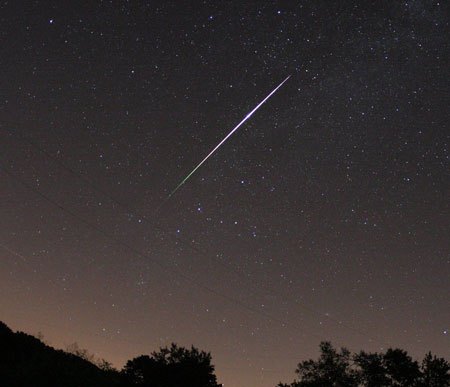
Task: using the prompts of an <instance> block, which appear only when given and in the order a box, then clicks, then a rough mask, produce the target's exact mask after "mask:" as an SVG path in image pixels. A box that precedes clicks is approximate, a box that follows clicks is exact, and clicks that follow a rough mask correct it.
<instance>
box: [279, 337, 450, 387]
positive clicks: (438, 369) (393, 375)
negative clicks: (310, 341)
mask: <svg viewBox="0 0 450 387" xmlns="http://www.w3.org/2000/svg"><path fill="white" fill-rule="evenodd" d="M320 351H321V354H320V357H319V359H318V360H306V361H303V362H301V363H300V364H299V365H298V367H297V370H296V371H295V372H296V374H297V375H298V377H299V379H298V380H296V381H294V382H293V383H291V384H282V383H280V384H278V386H279V387H319V386H321V387H325V386H335V387H338V386H339V387H354V386H358V387H450V365H449V363H448V362H447V361H446V360H445V359H442V358H437V357H436V356H432V355H431V353H428V354H427V355H426V356H425V358H424V359H423V361H422V365H421V366H420V367H419V364H418V363H417V361H415V360H413V359H412V358H411V357H410V356H409V355H408V353H407V352H406V351H403V350H401V349H388V350H387V351H386V352H385V353H366V352H359V353H358V354H355V355H353V356H352V355H351V354H350V352H349V351H348V350H346V349H345V348H343V349H341V351H340V352H337V351H336V350H335V349H334V348H333V347H332V345H331V344H330V343H329V342H322V343H321V344H320Z"/></svg>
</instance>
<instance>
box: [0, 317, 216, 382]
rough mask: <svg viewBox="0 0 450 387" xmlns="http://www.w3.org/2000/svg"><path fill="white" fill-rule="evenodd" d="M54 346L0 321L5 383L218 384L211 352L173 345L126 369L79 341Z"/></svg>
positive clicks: (138, 359)
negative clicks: (95, 354) (96, 355)
mask: <svg viewBox="0 0 450 387" xmlns="http://www.w3.org/2000/svg"><path fill="white" fill-rule="evenodd" d="M69 350H70V352H73V353H70V352H67V351H63V350H57V349H55V348H52V347H50V346H48V345H46V344H45V343H43V342H42V341H41V340H40V339H38V338H36V337H34V336H31V335H28V334H26V333H23V332H13V331H12V330H11V329H10V328H9V327H8V326H7V325H6V324H5V323H3V322H1V321H0V386H1V387H131V386H140V387H220V386H221V385H220V384H217V380H216V376H215V375H214V366H213V365H212V364H211V355H210V354H209V353H207V352H204V351H200V350H198V349H197V348H195V347H191V348H190V349H186V348H183V347H178V346H177V345H176V344H172V345H171V346H170V347H168V348H161V349H160V350H159V351H157V352H153V353H152V354H151V355H150V356H148V355H142V356H138V357H136V358H134V359H132V360H129V361H128V362H127V363H126V365H125V367H124V368H123V370H122V371H120V372H119V371H118V370H115V369H114V368H112V367H111V365H110V364H109V363H108V362H106V361H104V360H96V359H95V358H94V357H93V356H92V355H89V353H88V352H87V351H86V350H82V349H80V348H79V347H78V346H77V345H72V346H71V347H70V348H69Z"/></svg>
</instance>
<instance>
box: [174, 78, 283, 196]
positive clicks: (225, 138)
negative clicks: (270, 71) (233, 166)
mask: <svg viewBox="0 0 450 387" xmlns="http://www.w3.org/2000/svg"><path fill="white" fill-rule="evenodd" d="M290 77H291V76H290V75H289V76H288V77H287V78H286V79H285V80H284V81H283V82H281V83H280V84H279V85H278V86H277V87H276V88H275V89H274V90H273V91H272V92H271V93H270V94H269V95H268V96H267V97H266V98H264V99H263V100H262V101H261V102H260V103H259V104H258V105H256V107H255V108H254V109H253V110H252V111H251V112H250V113H248V114H247V115H246V116H245V118H244V119H243V120H242V121H241V122H239V124H237V125H236V126H235V127H234V128H233V130H232V131H231V132H230V133H228V134H227V135H226V136H225V137H224V139H223V140H222V141H220V142H219V143H218V144H217V145H216V146H215V148H214V149H213V150H212V151H211V152H209V153H208V155H207V156H206V157H205V158H204V159H203V160H202V161H200V163H199V164H198V165H197V166H196V167H195V168H194V169H193V170H192V171H191V172H190V173H189V174H188V175H187V176H186V177H185V178H184V179H183V180H182V181H181V183H180V184H178V185H177V186H176V187H175V189H174V190H173V191H172V192H171V193H170V195H169V196H168V197H167V199H169V198H170V197H171V196H172V195H173V194H174V193H175V192H177V191H178V190H179V189H180V187H181V186H182V185H183V184H184V183H186V181H188V180H189V178H190V177H191V176H192V175H193V174H194V173H195V171H196V170H197V169H199V168H200V167H201V166H202V165H203V163H205V161H206V160H208V159H209V158H210V157H211V156H212V155H213V154H214V152H215V151H216V150H217V149H219V148H220V147H221V146H222V144H223V143H224V142H225V141H227V140H228V139H229V138H230V137H231V135H232V134H233V133H234V132H235V131H236V130H238V129H239V127H240V126H241V125H242V124H243V123H244V122H245V121H247V120H248V119H249V118H250V117H251V116H252V115H253V113H254V112H256V111H257V110H258V109H259V108H260V107H261V106H262V105H263V104H264V103H265V102H266V101H267V100H268V99H269V98H270V97H271V96H272V95H273V94H274V93H275V92H276V91H277V90H278V89H279V88H280V87H281V86H283V84H284V83H285V82H286V81H287V80H288V79H289V78H290Z"/></svg>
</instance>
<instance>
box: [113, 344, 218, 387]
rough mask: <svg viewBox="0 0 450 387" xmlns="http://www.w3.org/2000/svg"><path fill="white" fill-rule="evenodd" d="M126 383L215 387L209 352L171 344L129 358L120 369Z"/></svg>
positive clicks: (145, 386)
mask: <svg viewBox="0 0 450 387" xmlns="http://www.w3.org/2000/svg"><path fill="white" fill-rule="evenodd" d="M122 375H123V380H124V382H125V385H127V386H142V387H218V386H219V384H217V380H216V376H215V375H214V366H212V365H211V355H210V354H209V353H206V352H203V351H199V350H198V349H196V348H194V347H192V348H191V349H190V350H188V349H185V348H180V347H178V346H176V345H175V344H172V346H171V347H170V348H162V349H161V350H160V351H159V352H153V353H152V355H151V356H139V357H137V358H134V359H133V360H129V361H128V362H127V364H126V365H125V367H124V369H123V371H122Z"/></svg>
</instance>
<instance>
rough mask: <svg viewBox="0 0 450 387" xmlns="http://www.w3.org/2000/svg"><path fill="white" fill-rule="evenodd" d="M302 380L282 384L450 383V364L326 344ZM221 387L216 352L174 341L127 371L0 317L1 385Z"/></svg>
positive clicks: (392, 386) (407, 386) (302, 369)
mask: <svg viewBox="0 0 450 387" xmlns="http://www.w3.org/2000/svg"><path fill="white" fill-rule="evenodd" d="M295 372H296V374H297V380H294V381H293V382H292V383H290V384H284V383H279V384H278V387H329V386H336V387H450V364H449V363H448V362H447V361H446V360H445V359H443V358H437V357H436V356H433V355H432V354H431V352H429V353H427V354H426V355H425V357H424V358H423V360H422V362H421V363H418V362H417V361H415V360H413V359H412V358H411V357H410V356H409V355H408V353H407V352H406V351H404V350H401V349H391V348H390V349H388V350H387V351H386V352H384V353H366V352H364V351H361V352H359V353H354V354H352V353H351V352H350V351H348V350H347V349H346V348H341V349H340V351H338V350H337V349H335V348H334V347H333V346H332V345H331V343H329V342H322V343H320V356H319V358H318V359H317V360H311V359H310V360H305V361H302V362H300V363H299V364H298V366H297V369H296V371H295ZM132 386H133V387H136V386H139V387H220V386H221V384H218V383H217V378H216V376H215V374H214V366H213V365H212V363H211V355H210V354H209V353H207V352H204V351H200V350H198V349H197V348H195V347H191V348H190V349H186V348H183V347H178V346H177V345H176V344H172V345H171V346H170V347H164V348H160V349H159V351H155V352H152V353H151V354H150V355H141V356H137V357H135V358H133V359H131V360H128V361H127V362H126V364H125V366H124V367H123V369H122V370H120V371H118V370H116V369H114V368H113V367H112V366H111V365H110V364H109V363H108V362H107V361H105V360H103V359H96V358H95V357H94V356H93V355H90V354H89V352H88V351H87V350H84V349H80V348H79V347H78V345H76V344H73V345H71V346H69V347H68V349H67V350H66V351H63V350H57V349H55V348H52V347H50V346H49V345H47V344H45V343H43V342H42V341H41V340H40V339H39V338H36V337H34V336H31V335H28V334H26V333H23V332H13V331H12V330H11V329H10V328H9V327H8V326H7V325H6V324H5V323H3V322H1V321H0V387H132Z"/></svg>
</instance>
